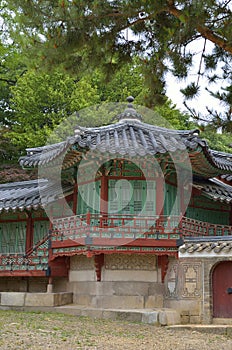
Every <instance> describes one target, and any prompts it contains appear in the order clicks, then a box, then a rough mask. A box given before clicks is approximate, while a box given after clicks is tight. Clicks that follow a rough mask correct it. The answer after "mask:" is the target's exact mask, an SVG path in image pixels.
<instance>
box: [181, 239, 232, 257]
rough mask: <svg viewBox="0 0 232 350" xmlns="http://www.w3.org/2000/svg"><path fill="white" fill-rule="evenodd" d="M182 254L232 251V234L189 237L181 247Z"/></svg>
mask: <svg viewBox="0 0 232 350" xmlns="http://www.w3.org/2000/svg"><path fill="white" fill-rule="evenodd" d="M179 252H180V253H181V254H186V253H187V254H192V255H196V254H198V255H200V254H202V255H203V254H211V253H216V254H219V253H230V254H231V253H232V236H224V237H222V236H215V237H210V236H208V237H204V238H188V239H185V242H184V244H183V245H182V246H180V248H179Z"/></svg>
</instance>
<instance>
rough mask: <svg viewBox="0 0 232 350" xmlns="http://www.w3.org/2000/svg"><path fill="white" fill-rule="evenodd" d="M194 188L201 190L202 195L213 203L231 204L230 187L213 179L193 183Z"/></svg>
mask: <svg viewBox="0 0 232 350" xmlns="http://www.w3.org/2000/svg"><path fill="white" fill-rule="evenodd" d="M193 186H194V187H197V188H198V189H201V191H202V194H203V195H205V196H206V197H209V198H210V199H213V200H214V201H220V202H225V203H232V186H230V185H227V184H225V183H224V182H222V181H220V180H218V179H216V178H213V179H209V180H208V181H204V182H203V181H196V180H195V181H194V183H193Z"/></svg>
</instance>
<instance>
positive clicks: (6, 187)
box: [0, 179, 72, 213]
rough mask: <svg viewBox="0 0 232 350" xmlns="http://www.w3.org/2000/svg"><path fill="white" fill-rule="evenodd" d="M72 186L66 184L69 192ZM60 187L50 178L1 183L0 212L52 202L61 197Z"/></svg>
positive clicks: (36, 206) (36, 207)
mask: <svg viewBox="0 0 232 350" xmlns="http://www.w3.org/2000/svg"><path fill="white" fill-rule="evenodd" d="M71 189H72V186H66V187H65V188H64V192H65V193H68V191H70V190H71ZM60 192H61V191H60V188H59V186H57V184H55V183H49V182H48V180H46V179H44V180H39V183H38V180H31V181H22V182H13V183H8V184H3V185H0V213H1V212H2V211H9V210H13V211H15V210H21V211H22V210H25V209H27V210H30V209H38V208H39V207H41V206H42V204H43V203H45V202H46V203H47V204H49V203H51V202H53V201H55V200H57V199H58V198H59V196H60V195H62V193H60Z"/></svg>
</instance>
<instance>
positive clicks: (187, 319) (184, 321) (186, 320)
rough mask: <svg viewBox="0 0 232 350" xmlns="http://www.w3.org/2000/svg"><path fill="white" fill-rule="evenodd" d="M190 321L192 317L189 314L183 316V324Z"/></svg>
mask: <svg viewBox="0 0 232 350" xmlns="http://www.w3.org/2000/svg"><path fill="white" fill-rule="evenodd" d="M189 322H190V317H189V316H187V315H183V316H181V324H189Z"/></svg>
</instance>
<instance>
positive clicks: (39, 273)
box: [0, 270, 46, 277]
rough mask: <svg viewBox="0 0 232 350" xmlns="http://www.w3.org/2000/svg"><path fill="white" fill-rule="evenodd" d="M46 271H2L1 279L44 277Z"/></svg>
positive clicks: (0, 273)
mask: <svg viewBox="0 0 232 350" xmlns="http://www.w3.org/2000/svg"><path fill="white" fill-rule="evenodd" d="M44 276H46V271H42V270H40V271H38V270H30V271H25V270H15V271H0V277H44Z"/></svg>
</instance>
